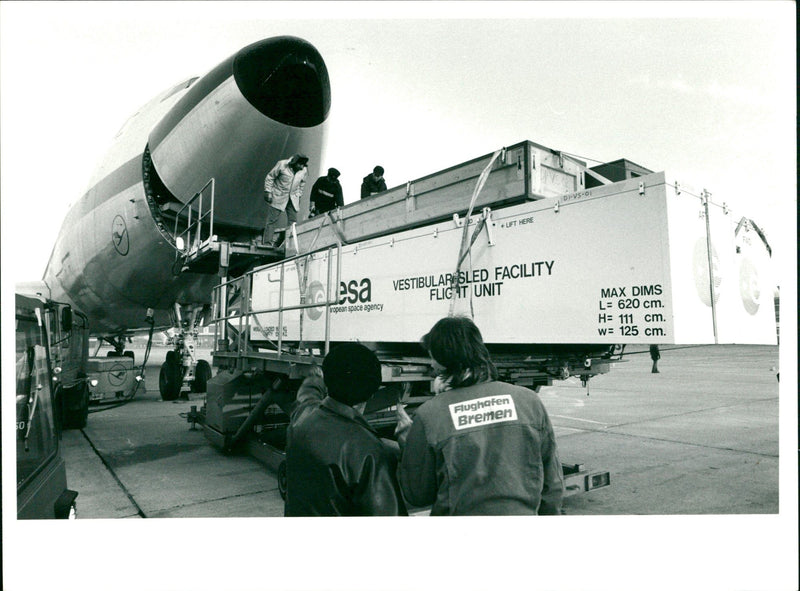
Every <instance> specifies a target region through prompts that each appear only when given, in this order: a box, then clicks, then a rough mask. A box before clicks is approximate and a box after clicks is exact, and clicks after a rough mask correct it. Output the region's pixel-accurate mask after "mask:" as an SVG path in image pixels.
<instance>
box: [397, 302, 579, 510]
mask: <svg viewBox="0 0 800 591" xmlns="http://www.w3.org/2000/svg"><path fill="white" fill-rule="evenodd" d="M422 345H423V347H425V349H426V350H427V351H428V352H429V354H430V356H431V358H432V360H433V362H434V369H435V370H436V371H437V373H438V377H437V379H436V381H435V382H434V390H436V391H437V392H438V393H437V394H436V396H435V397H434V398H432V399H431V400H429V401H427V402H425V403H424V404H423V405H422V406H420V407H419V409H417V412H416V413H415V415H414V419H413V422H412V421H411V419H410V418H409V417H408V415H407V414H406V413H405V411H403V410H398V415H399V417H398V419H399V420H398V428H397V434H398V440H399V443H400V449H401V457H400V469H399V478H400V487H401V489H402V491H403V494H404V495H405V498H406V500H407V501H408V503H410V504H411V505H415V506H426V505H431V504H432V508H431V515H537V514H538V515H558V514H560V512H561V499H562V497H563V494H564V479H563V474H562V470H561V462H560V461H559V459H558V453H557V450H556V441H555V437H554V435H553V426H552V425H551V423H550V418H549V417H548V416H547V411H546V410H545V408H544V406H543V405H542V402H541V400H539V397H538V395H537V394H536V393H535V392H533V391H532V390H529V389H527V388H523V387H521V386H514V385H511V384H506V383H503V382H498V381H496V379H497V369H496V368H495V366H494V364H493V363H492V361H491V359H490V357H489V351H488V350H487V348H486V346H485V345H484V343H483V338H482V337H481V333H480V331H479V330H478V327H477V326H475V324H474V323H473V322H472V320H470V319H469V318H463V317H449V318H443V319H442V320H440V321H439V322H437V323H436V324H435V325H434V327H433V328H432V329H431V331H430V332H429V333H428V334H426V335H425V336H424V337H423V338H422ZM401 408H402V407H401V406H398V409H401Z"/></svg>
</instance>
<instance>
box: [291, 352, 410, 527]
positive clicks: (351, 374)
mask: <svg viewBox="0 0 800 591" xmlns="http://www.w3.org/2000/svg"><path fill="white" fill-rule="evenodd" d="M322 373H323V377H320V376H318V375H316V376H310V377H308V378H306V379H305V381H304V382H303V384H302V385H301V387H300V390H299V391H298V393H297V406H296V407H295V409H294V411H292V413H291V422H290V425H289V430H288V433H287V441H286V506H285V514H286V515H287V516H289V517H298V516H307V517H308V516H336V515H342V516H358V515H361V516H368V515H407V512H406V507H405V504H404V503H403V498H402V495H401V493H400V487H399V485H398V482H397V451H396V449H395V450H394V451H392V449H391V448H390V447H389V446H388V445H387V444H385V443H384V442H382V441H381V439H380V438H379V437H378V435H377V434H376V433H375V431H374V430H373V429H372V427H370V426H369V424H368V423H367V421H366V420H365V419H364V416H363V415H362V412H363V409H364V406H365V405H366V402H367V400H369V399H370V398H372V396H373V394H375V392H377V391H378V388H379V387H380V385H381V364H380V362H379V361H378V358H377V357H376V356H375V353H373V352H372V351H370V350H369V349H367V348H366V347H365V346H363V345H360V344H358V343H344V344H341V345H339V346H337V347H335V348H333V349H332V350H331V352H330V353H328V355H326V356H325V360H324V361H323V363H322ZM326 391H327V396H326Z"/></svg>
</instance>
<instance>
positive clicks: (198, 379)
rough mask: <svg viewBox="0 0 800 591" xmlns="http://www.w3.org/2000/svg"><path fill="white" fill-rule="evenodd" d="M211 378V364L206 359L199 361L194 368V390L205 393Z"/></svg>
mask: <svg viewBox="0 0 800 591" xmlns="http://www.w3.org/2000/svg"><path fill="white" fill-rule="evenodd" d="M210 379H211V365H210V364H209V363H208V361H206V360H205V359H201V360H200V361H198V362H197V366H196V367H195V368H194V380H192V392H195V393H200V392H203V393H205V391H206V388H207V384H208V380H210Z"/></svg>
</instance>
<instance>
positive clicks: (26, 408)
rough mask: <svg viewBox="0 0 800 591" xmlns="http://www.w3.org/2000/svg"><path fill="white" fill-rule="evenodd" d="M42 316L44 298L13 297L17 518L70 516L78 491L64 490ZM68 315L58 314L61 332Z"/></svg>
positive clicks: (47, 340)
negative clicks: (14, 309)
mask: <svg viewBox="0 0 800 591" xmlns="http://www.w3.org/2000/svg"><path fill="white" fill-rule="evenodd" d="M46 314H47V309H46V303H45V301H44V300H42V299H38V298H32V297H26V296H23V295H19V294H17V295H16V377H17V389H16V418H17V419H16V432H17V435H16V439H17V518H18V519H67V518H72V519H74V518H75V517H76V504H75V499H76V497H77V496H78V493H77V492H75V491H73V490H69V489H68V488H67V472H66V468H65V466H64V460H63V458H62V457H61V454H60V449H59V439H60V437H61V422H60V420H59V415H60V413H59V412H58V405H57V402H56V400H55V397H54V392H53V386H52V385H53V384H55V383H56V382H54V380H53V377H54V373H53V365H51V358H50V333H49V331H48V323H47V321H46ZM70 316H71V315H70V314H69V313H65V314H64V321H65V322H64V324H63V325H62V328H66V329H67V331H69V330H70V329H71V326H69V325H70V324H71V318H70ZM67 321H69V322H67Z"/></svg>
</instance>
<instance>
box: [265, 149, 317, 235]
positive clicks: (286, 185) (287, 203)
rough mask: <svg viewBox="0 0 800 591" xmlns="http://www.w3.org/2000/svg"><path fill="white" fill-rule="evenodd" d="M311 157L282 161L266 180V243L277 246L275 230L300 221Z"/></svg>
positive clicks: (293, 157) (299, 155) (296, 157)
mask: <svg viewBox="0 0 800 591" xmlns="http://www.w3.org/2000/svg"><path fill="white" fill-rule="evenodd" d="M307 165H308V156H304V155H303V154H295V155H294V156H292V157H291V158H288V159H287V160H279V161H278V163H277V164H276V165H275V166H273V167H272V170H270V171H269V172H268V173H267V176H266V177H265V178H264V200H265V201H266V202H267V204H268V205H267V223H266V226H265V227H264V244H266V245H267V246H272V247H276V246H277V245H278V241H277V239H276V238H275V229H276V228H279V227H282V226H283V227H285V226H287V225H291V224H293V223H295V222H296V221H297V212H298V211H300V198H301V197H302V196H303V189H305V186H306V176H308V168H307Z"/></svg>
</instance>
